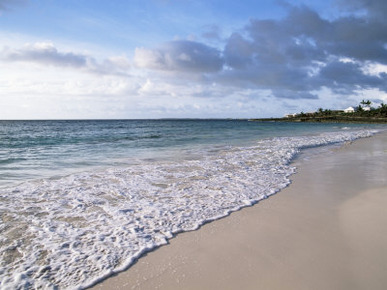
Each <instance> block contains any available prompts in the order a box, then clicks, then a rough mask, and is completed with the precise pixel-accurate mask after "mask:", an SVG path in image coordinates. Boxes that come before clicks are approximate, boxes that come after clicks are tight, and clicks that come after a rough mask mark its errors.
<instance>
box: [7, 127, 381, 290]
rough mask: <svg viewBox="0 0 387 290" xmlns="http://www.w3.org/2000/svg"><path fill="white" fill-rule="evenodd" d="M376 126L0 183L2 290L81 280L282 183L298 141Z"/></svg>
mask: <svg viewBox="0 0 387 290" xmlns="http://www.w3.org/2000/svg"><path fill="white" fill-rule="evenodd" d="M374 133H376V131H371V130H362V131H347V130H345V131H344V130H342V131H340V132H336V133H324V134H321V135H316V136H303V137H280V138H270V139H266V140H260V141H258V142H256V143H255V144H254V145H253V146H248V147H241V146H239V147H238V146H228V147H223V148H221V149H219V148H218V150H216V151H214V152H211V150H207V151H205V150H201V151H199V152H196V153H195V156H200V157H198V158H194V159H186V160H183V161H179V162H177V161H176V160H175V161H174V160H162V161H160V160H159V161H157V162H156V161H154V162H151V161H148V162H141V163H139V164H135V165H131V166H129V167H126V168H109V169H105V170H99V171H93V172H84V173H77V174H72V175H68V176H66V177H61V178H56V179H41V180H35V181H31V182H26V183H23V184H21V185H19V186H16V187H11V188H6V189H2V190H1V194H0V213H1V220H2V223H1V225H0V232H1V236H0V240H1V243H0V245H1V247H0V253H1V257H2V258H1V267H0V280H1V284H0V285H1V288H2V289H8V288H9V289H24V288H32V289H34V288H56V287H59V288H70V289H76V288H85V287H87V286H90V285H93V284H94V283H96V282H97V281H99V280H101V279H103V278H105V277H108V276H109V275H112V274H113V273H116V272H119V271H122V270H124V269H126V268H127V267H129V266H130V265H131V264H132V263H133V261H134V260H135V259H137V258H138V257H140V256H141V255H142V254H143V253H145V252H147V251H149V250H152V249H154V248H156V247H158V246H160V245H163V244H166V243H167V240H168V239H170V238H172V237H173V236H174V235H175V234H176V233H179V232H182V231H190V230H195V229H197V228H198V227H200V226H201V225H202V224H203V223H205V222H208V221H212V220H215V219H218V218H220V217H224V216H226V215H228V214H229V213H231V212H233V211H236V210H238V209H240V208H242V207H245V206H249V205H252V204H254V203H256V202H258V201H259V200H262V199H264V198H266V197H268V196H270V195H272V194H274V193H276V192H278V191H279V190H281V189H283V188H284V187H286V186H287V185H288V184H289V183H290V180H289V176H290V175H291V174H292V173H294V172H295V168H294V167H293V166H291V164H290V161H291V160H292V159H293V158H294V156H295V155H296V154H297V153H298V152H299V151H300V150H301V149H303V148H308V147H316V146H321V145H327V144H334V143H339V142H347V141H352V140H355V139H357V138H361V137H368V136H371V135H372V134H374Z"/></svg>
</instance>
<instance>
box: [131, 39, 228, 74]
mask: <svg viewBox="0 0 387 290" xmlns="http://www.w3.org/2000/svg"><path fill="white" fill-rule="evenodd" d="M134 62H135V64H136V65H137V66H138V67H140V68H146V69H154V70H161V71H174V72H191V73H209V72H217V71H219V70H221V69H222V66H223V59H222V57H221V55H220V52H219V51H218V50H217V49H215V48H212V47H210V46H207V45H205V44H202V43H199V42H194V41H187V40H180V41H172V42H169V43H167V44H165V45H164V46H163V47H161V48H158V49H147V48H137V49H136V50H135V57H134Z"/></svg>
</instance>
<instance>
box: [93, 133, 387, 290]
mask: <svg viewBox="0 0 387 290" xmlns="http://www.w3.org/2000/svg"><path fill="white" fill-rule="evenodd" d="M294 163H295V165H296V166H297V168H298V170H297V172H298V173H297V174H296V175H293V176H292V178H291V179H292V184H291V185H290V186H289V187H288V188H286V189H284V190H282V191H281V192H280V193H278V194H276V195H274V196H272V197H270V198H268V199H266V200H264V201H261V202H259V203H258V204H256V205H255V206H252V207H248V208H244V209H242V210H240V211H238V212H235V213H233V214H231V215H230V216H228V217H226V218H223V219H221V220H217V221H215V222H212V223H209V224H206V225H204V226H202V227H201V228H200V229H199V230H197V231H193V232H187V233H182V234H179V235H178V236H177V237H175V238H173V239H172V240H170V244H168V245H166V246H163V247H161V248H159V249H157V250H155V251H153V252H150V253H148V254H147V255H145V256H143V257H142V258H140V259H139V260H138V261H137V263H136V264H134V265H133V266H132V267H130V268H129V269H128V270H127V271H125V272H122V273H120V274H118V275H116V276H114V277H111V278H109V279H107V280H105V281H103V282H102V283H100V284H98V285H96V286H95V288H97V289H324V290H326V289H386V287H387V275H386V273H387V210H386V209H387V133H383V134H379V135H377V136H374V137H372V138H366V139H361V140H357V141H356V142H354V143H352V144H347V145H344V146H342V147H340V148H336V149H330V150H325V153H324V154H320V155H313V156H310V155H308V157H307V158H306V157H305V155H301V156H300V157H299V158H298V159H297V160H296V161H295V162H294Z"/></svg>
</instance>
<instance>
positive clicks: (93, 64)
mask: <svg viewBox="0 0 387 290" xmlns="http://www.w3.org/2000/svg"><path fill="white" fill-rule="evenodd" d="M0 61H3V62H11V63H17V62H22V63H33V64H38V65H41V66H54V67H63V68H72V69H77V70H81V71H83V72H88V73H98V74H106V75H112V74H128V72H129V69H130V67H131V65H130V61H129V59H128V58H127V57H126V56H113V57H108V58H106V59H105V60H103V61H102V62H98V61H97V60H96V59H95V58H94V57H92V56H90V55H86V54H83V53H76V52H71V51H60V50H58V49H57V48H56V46H55V45H54V44H53V43H51V42H36V43H32V44H31V43H27V44H24V45H23V46H22V47H21V48H10V47H4V48H3V49H2V52H1V56H0Z"/></svg>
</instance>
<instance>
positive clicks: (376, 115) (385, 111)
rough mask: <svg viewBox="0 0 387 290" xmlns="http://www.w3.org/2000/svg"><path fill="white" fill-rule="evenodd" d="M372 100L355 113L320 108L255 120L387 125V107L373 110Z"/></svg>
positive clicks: (357, 108) (362, 102)
mask: <svg viewBox="0 0 387 290" xmlns="http://www.w3.org/2000/svg"><path fill="white" fill-rule="evenodd" d="M371 105H372V102H371V101H370V100H366V101H365V100H362V101H361V102H360V104H359V105H358V106H357V107H355V108H354V111H353V112H345V111H344V110H329V109H323V108H319V109H318V110H317V112H313V113H304V112H301V113H298V114H293V115H289V116H286V117H284V118H271V119H253V120H254V121H280V122H343V123H344V122H346V123H387V105H386V104H384V103H382V104H381V105H380V106H379V107H377V108H373V107H372V106H371Z"/></svg>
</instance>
